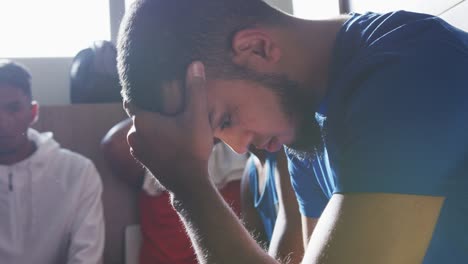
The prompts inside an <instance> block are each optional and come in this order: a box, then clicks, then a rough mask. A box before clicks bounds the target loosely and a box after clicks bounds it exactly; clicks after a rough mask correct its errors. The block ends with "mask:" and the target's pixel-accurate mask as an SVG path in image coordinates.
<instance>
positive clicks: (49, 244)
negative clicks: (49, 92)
mask: <svg viewBox="0 0 468 264" xmlns="http://www.w3.org/2000/svg"><path fill="white" fill-rule="evenodd" d="M37 117H38V105H37V103H36V102H35V101H33V100H32V96H31V75H30V74H29V72H28V70H27V69H26V68H25V67H23V66H22V65H19V64H17V63H15V62H12V61H9V60H3V61H0V263H8V264H25V263H35V264H55V263H56V264H59V263H60V264H63V263H68V264H72V263H73V264H79V263H87V264H94V263H101V259H102V252H103V247H104V217H103V209H102V201H101V193H102V183H101V179H100V176H99V174H98V172H97V170H96V168H95V166H94V164H93V163H92V162H91V161H90V160H89V159H87V158H85V157H83V156H81V155H79V154H77V153H74V152H71V151H69V150H66V149H63V148H61V147H60V145H59V144H58V143H57V142H56V141H55V140H54V139H53V136H52V133H50V132H49V133H39V132H37V131H35V130H34V129H32V128H30V126H31V124H32V123H33V122H34V121H35V120H36V119H37Z"/></svg>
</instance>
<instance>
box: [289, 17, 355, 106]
mask: <svg viewBox="0 0 468 264" xmlns="http://www.w3.org/2000/svg"><path fill="white" fill-rule="evenodd" d="M348 19H349V16H347V15H346V16H339V17H336V18H333V19H327V20H302V19H297V20H296V21H295V23H294V27H293V28H294V32H293V34H294V36H295V37H294V43H295V45H294V47H293V48H294V49H295V50H296V52H295V55H296V58H295V59H296V61H298V60H302V61H303V62H302V63H299V64H296V65H297V67H296V69H294V71H295V72H296V74H297V77H296V79H297V80H300V81H301V84H302V85H301V87H303V89H305V91H304V92H305V94H309V95H310V96H311V97H314V101H315V103H319V102H320V101H321V100H322V99H323V97H324V96H325V94H326V91H327V88H328V81H329V73H330V67H331V65H332V60H333V50H334V47H335V42H336V37H337V35H338V33H339V31H340V30H341V28H342V26H343V24H344V23H345V21H346V20H348Z"/></svg>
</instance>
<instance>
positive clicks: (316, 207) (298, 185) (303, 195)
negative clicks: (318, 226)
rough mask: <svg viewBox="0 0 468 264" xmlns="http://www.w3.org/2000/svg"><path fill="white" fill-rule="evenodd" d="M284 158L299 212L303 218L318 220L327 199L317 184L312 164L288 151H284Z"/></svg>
mask: <svg viewBox="0 0 468 264" xmlns="http://www.w3.org/2000/svg"><path fill="white" fill-rule="evenodd" d="M286 156H287V157H288V169H289V174H290V176H291V185H292V187H293V189H294V191H295V193H296V198H297V202H298V204H299V211H300V212H301V214H302V215H304V216H307V217H311V218H319V217H320V215H321V214H322V211H323V210H324V209H325V206H326V205H327V203H328V198H327V197H326V196H325V194H324V193H323V191H322V189H321V188H320V185H319V183H318V182H317V178H316V176H315V173H314V170H313V168H312V164H311V163H309V162H307V161H306V160H300V159H299V158H298V157H296V156H295V155H293V154H291V153H288V151H286Z"/></svg>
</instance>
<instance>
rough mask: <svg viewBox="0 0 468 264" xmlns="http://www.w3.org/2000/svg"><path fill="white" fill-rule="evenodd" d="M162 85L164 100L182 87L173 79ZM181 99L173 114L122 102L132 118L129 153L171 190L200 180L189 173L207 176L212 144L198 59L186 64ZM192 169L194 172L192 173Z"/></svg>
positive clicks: (202, 71)
mask: <svg viewBox="0 0 468 264" xmlns="http://www.w3.org/2000/svg"><path fill="white" fill-rule="evenodd" d="M161 89H162V93H161V94H163V96H164V98H163V101H164V102H166V101H171V100H174V98H170V96H171V95H172V96H173V95H176V94H177V92H174V91H175V90H176V91H180V90H181V89H182V87H180V82H177V81H174V82H170V83H167V84H164V85H163V87H161ZM182 90H183V89H182ZM179 94H184V93H179ZM179 94H177V95H179ZM184 99H185V100H178V99H175V101H179V102H180V101H182V103H185V109H184V111H183V112H182V113H180V114H178V115H176V116H165V115H162V114H160V113H153V112H146V111H143V110H141V109H138V108H137V107H136V106H134V105H131V104H129V103H125V108H126V110H127V113H129V115H130V116H131V118H132V120H133V126H132V128H131V129H130V131H129V133H128V136H127V140H128V144H129V145H130V147H131V153H132V155H133V156H134V157H135V158H136V159H137V160H139V161H140V162H141V163H142V164H143V165H145V166H146V167H147V168H148V169H149V170H150V171H151V172H152V173H153V175H155V176H156V178H157V179H158V180H159V181H160V183H161V184H162V185H164V186H165V187H166V188H167V189H168V190H169V191H172V192H177V191H178V190H179V189H182V190H183V189H186V188H184V186H191V183H195V182H197V181H198V180H200V179H193V177H189V176H191V175H198V176H199V177H202V176H201V175H203V177H204V176H206V179H208V173H207V164H208V159H209V156H210V153H211V150H212V147H213V134H212V130H211V126H210V123H209V117H208V110H207V100H206V90H205V73H204V67H203V64H202V63H201V62H193V63H191V64H190V66H189V67H188V70H187V76H186V87H185V96H184ZM195 171H196V172H197V173H195V174H193V172H195ZM200 172H202V173H200Z"/></svg>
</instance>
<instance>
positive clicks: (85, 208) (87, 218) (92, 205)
mask: <svg viewBox="0 0 468 264" xmlns="http://www.w3.org/2000/svg"><path fill="white" fill-rule="evenodd" d="M80 176H81V177H83V178H85V180H84V181H81V182H82V183H83V186H81V194H82V195H81V197H80V202H79V203H78V205H77V208H76V215H75V216H74V220H73V224H72V231H71V237H70V247H69V250H68V261H67V264H84V263H86V264H98V263H102V254H103V250H104V233H105V230H104V228H105V227H104V215H103V207H102V199H101V195H102V182H101V177H100V176H99V173H98V172H97V170H96V168H95V167H94V164H92V162H90V161H88V164H87V166H86V169H85V170H84V171H83V175H80Z"/></svg>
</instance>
